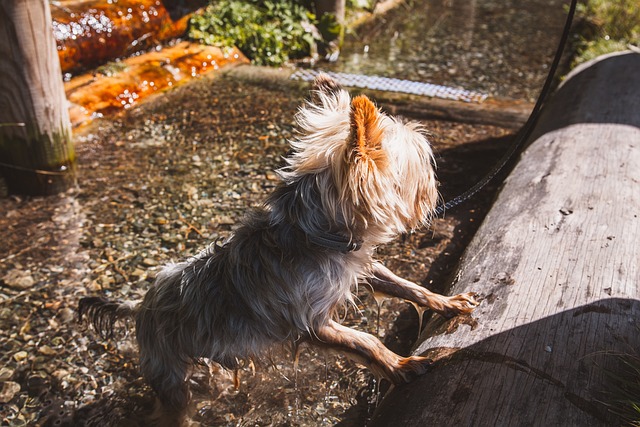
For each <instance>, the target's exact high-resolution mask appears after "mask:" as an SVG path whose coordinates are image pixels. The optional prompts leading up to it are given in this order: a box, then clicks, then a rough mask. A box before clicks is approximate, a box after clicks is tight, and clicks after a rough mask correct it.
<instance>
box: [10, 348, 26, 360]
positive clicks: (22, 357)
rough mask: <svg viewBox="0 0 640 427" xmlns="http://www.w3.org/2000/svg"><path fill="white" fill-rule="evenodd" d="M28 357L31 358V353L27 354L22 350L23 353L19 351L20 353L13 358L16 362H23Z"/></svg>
mask: <svg viewBox="0 0 640 427" xmlns="http://www.w3.org/2000/svg"><path fill="white" fill-rule="evenodd" d="M28 356H29V353H27V352H26V351H24V350H22V351H19V352H17V353H15V354H14V355H13V358H14V359H15V361H16V362H21V361H23V360H25V359H26V358H27V357H28Z"/></svg>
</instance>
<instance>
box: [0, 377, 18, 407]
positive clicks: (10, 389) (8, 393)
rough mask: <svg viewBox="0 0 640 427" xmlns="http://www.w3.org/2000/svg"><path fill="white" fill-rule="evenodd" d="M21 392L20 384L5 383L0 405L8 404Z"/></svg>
mask: <svg viewBox="0 0 640 427" xmlns="http://www.w3.org/2000/svg"><path fill="white" fill-rule="evenodd" d="M19 392H20V384H18V383H16V382H13V381H5V382H3V383H2V389H1V390H0V403H8V402H9V401H10V400H11V399H13V397H14V396H15V395H16V394H18V393H19Z"/></svg>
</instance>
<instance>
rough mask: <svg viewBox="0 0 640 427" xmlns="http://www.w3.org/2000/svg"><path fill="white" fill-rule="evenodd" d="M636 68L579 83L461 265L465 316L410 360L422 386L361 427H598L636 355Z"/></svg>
mask: <svg viewBox="0 0 640 427" xmlns="http://www.w3.org/2000/svg"><path fill="white" fill-rule="evenodd" d="M638 70H640V55H638V54H637V53H629V52H627V53H624V54H617V55H610V56H607V57H604V58H600V59H598V60H596V61H594V62H592V63H589V64H587V65H585V66H583V67H581V68H579V69H578V70H576V71H575V72H574V73H572V75H571V76H570V77H569V78H568V80H567V81H565V83H564V84H563V85H562V86H561V88H560V89H559V90H558V91H557V93H556V95H555V96H554V97H553V99H552V100H551V102H550V103H549V104H548V105H547V106H545V108H544V112H543V115H542V117H541V118H540V120H539V122H538V125H537V127H536V132H535V136H534V137H533V138H532V141H533V142H532V143H531V144H530V145H529V146H528V148H527V149H526V150H525V152H524V153H523V154H522V157H521V159H520V161H519V163H518V164H517V166H516V167H515V169H514V170H513V171H512V173H511V174H510V176H509V178H508V179H507V181H506V183H505V184H504V187H503V189H502V190H501V192H500V194H499V196H498V198H497V200H496V202H495V204H494V206H493V207H492V209H491V211H490V212H489V214H488V215H487V217H486V219H485V221H484V222H483V224H482V226H481V227H480V229H479V230H478V232H477V234H476V236H475V237H474V239H473V241H472V243H471V244H470V246H469V247H468V248H467V251H466V252H465V255H464V256H463V258H462V260H461V263H460V266H459V270H458V272H457V275H456V279H455V284H454V285H453V286H452V289H451V293H460V292H467V291H475V292H477V293H478V294H479V295H480V298H481V299H482V303H481V305H480V306H479V307H478V308H477V309H476V311H475V312H474V313H473V315H472V316H469V317H466V318H465V317H461V318H457V319H452V320H450V321H444V320H443V319H441V318H439V317H433V318H432V319H430V321H429V322H428V323H427V325H426V328H425V329H426V330H425V332H424V334H423V336H422V338H421V340H422V342H420V343H419V345H418V346H417V349H416V350H415V352H414V353H415V354H424V355H427V356H429V357H431V358H433V360H434V362H435V365H434V368H433V370H432V371H431V372H429V373H427V374H426V375H424V376H422V377H420V378H418V379H417V380H416V381H414V382H412V383H410V384H407V385H404V386H399V387H397V388H395V389H394V390H392V391H391V392H390V393H389V395H388V396H387V397H386V398H385V399H384V400H383V402H382V403H381V405H380V407H379V408H378V410H377V412H376V414H375V415H374V418H373V421H372V423H371V425H372V426H378V427H381V426H392V425H393V426H440V425H451V426H459V425H464V426H524V425H526V426H599V425H617V424H619V423H620V420H619V419H617V418H616V416H615V415H614V414H612V412H611V411H610V410H609V408H608V407H607V406H606V404H605V402H607V401H608V400H611V399H612V395H609V394H607V391H608V390H610V388H611V386H612V384H611V383H610V381H609V380H608V378H609V376H608V374H607V373H614V374H615V373H619V369H621V366H620V363H619V358H617V357H616V356H615V355H616V354H621V353H634V352H636V354H637V352H638V351H640V333H639V328H640V320H639V319H640V287H639V285H640V244H638V237H639V236H640V114H639V112H640V73H638Z"/></svg>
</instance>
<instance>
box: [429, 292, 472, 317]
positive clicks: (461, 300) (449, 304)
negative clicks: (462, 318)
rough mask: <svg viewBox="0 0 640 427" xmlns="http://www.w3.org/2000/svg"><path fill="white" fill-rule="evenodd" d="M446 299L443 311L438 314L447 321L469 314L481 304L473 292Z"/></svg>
mask: <svg viewBox="0 0 640 427" xmlns="http://www.w3.org/2000/svg"><path fill="white" fill-rule="evenodd" d="M445 299H446V300H445V302H444V304H443V305H442V311H438V313H439V314H440V315H442V316H443V317H445V318H447V319H450V318H452V317H455V316H457V315H459V314H469V313H471V312H472V311H473V310H474V309H475V308H476V307H477V306H478V305H479V304H480V302H478V300H476V299H475V294H474V293H473V292H467V293H464V294H458V295H454V296H451V297H445Z"/></svg>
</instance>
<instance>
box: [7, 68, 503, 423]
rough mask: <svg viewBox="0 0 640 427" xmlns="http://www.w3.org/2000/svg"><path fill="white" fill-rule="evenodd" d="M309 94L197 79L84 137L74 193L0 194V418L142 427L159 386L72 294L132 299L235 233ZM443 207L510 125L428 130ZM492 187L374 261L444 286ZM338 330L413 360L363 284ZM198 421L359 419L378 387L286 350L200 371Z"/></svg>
mask: <svg viewBox="0 0 640 427" xmlns="http://www.w3.org/2000/svg"><path fill="white" fill-rule="evenodd" d="M304 96H305V93H304V91H302V90H298V89H296V88H294V87H292V86H289V85H284V86H283V85H274V86H272V87H266V86H264V85H260V86H258V85H256V84H254V83H250V82H244V81H240V80H237V79H234V78H231V77H228V76H227V77H220V76H215V77H205V78H201V79H199V80H196V81H193V82H192V83H189V84H187V85H184V86H182V87H180V88H177V89H174V90H172V91H170V92H168V93H166V94H164V95H162V96H160V97H158V98H156V99H155V100H154V101H153V102H150V103H147V104H145V105H142V106H140V107H138V108H135V109H132V110H131V111H129V112H127V113H126V114H125V115H122V116H120V117H118V118H116V119H113V120H109V121H107V120H105V121H100V122H97V123H95V124H94V126H93V127H92V128H90V129H87V130H85V131H83V133H81V134H77V135H76V137H75V139H76V147H77V154H78V165H79V166H78V176H79V183H78V187H77V188H74V189H72V190H70V191H69V192H67V193H66V194H62V195H59V196H54V197H48V198H22V197H15V196H12V197H7V196H3V197H2V198H0V279H1V281H0V331H1V332H0V349H1V352H0V381H1V392H0V403H1V406H0V420H1V423H2V425H9V426H21V425H33V424H38V425H46V426H53V425H56V426H63V425H67V426H71V425H73V426H141V425H145V418H144V417H145V415H147V414H148V413H149V411H150V410H151V407H152V404H153V399H154V397H153V393H152V392H151V391H150V389H149V388H148V386H147V385H146V384H145V383H144V381H143V380H142V378H141V377H140V375H139V372H138V369H137V355H136V347H135V344H134V341H135V340H134V339H133V333H132V331H129V332H124V331H125V329H123V333H122V334H121V336H119V337H118V339H117V340H114V341H111V342H108V341H104V340H102V339H100V338H99V337H98V336H97V335H96V334H95V333H93V332H92V331H91V330H89V329H88V328H87V327H86V326H84V325H81V324H79V323H77V322H76V312H75V310H76V307H77V303H78V300H79V298H81V297H82V296H85V295H100V296H104V297H108V298H116V299H122V300H124V299H137V298H140V297H141V296H142V295H144V293H145V292H146V290H147V289H148V288H149V287H150V286H151V284H152V282H153V278H154V275H155V274H156V272H157V271H158V269H159V268H160V266H162V265H163V264H165V263H167V262H169V261H177V260H181V259H184V258H186V257H188V256H190V255H194V254H196V253H197V252H198V251H199V250H200V249H202V248H204V247H206V246H207V245H209V244H211V243H212V242H214V241H216V239H218V238H225V237H227V236H229V235H230V233H232V232H233V230H234V228H235V227H236V224H237V223H238V220H239V218H241V217H242V216H243V215H244V213H245V212H246V211H247V210H248V209H250V208H251V207H254V206H258V205H259V204H260V203H261V201H262V200H264V197H265V195H266V194H268V193H269V192H270V191H271V189H272V188H273V187H274V186H275V184H276V180H277V178H276V175H275V174H274V173H273V170H274V169H276V168H277V167H278V166H280V165H282V159H281V158H282V156H283V155H285V154H286V152H287V151H288V145H287V139H288V138H291V137H292V135H293V133H294V132H295V130H294V122H293V115H294V114H295V111H296V108H297V106H298V105H299V103H300V102H301V101H302V99H303V97H304ZM424 125H425V126H426V127H427V129H429V130H430V132H431V134H432V136H431V141H432V143H433V146H434V150H435V152H436V156H437V161H438V165H439V169H438V176H439V179H440V181H441V182H442V186H441V192H442V194H443V196H444V197H445V199H448V198H449V197H451V196H453V195H456V194H458V193H459V192H461V191H463V190H465V189H466V188H467V187H469V186H470V185H472V184H473V183H474V182H476V181H477V180H478V179H479V178H480V177H481V176H482V175H483V174H484V173H485V172H486V171H487V170H488V169H489V168H490V167H491V166H492V165H493V163H494V162H495V161H496V160H497V158H499V156H500V155H501V153H502V152H503V151H504V150H505V148H506V147H507V145H508V143H509V141H510V139H511V137H512V135H510V134H509V132H508V131H507V130H504V129H501V128H497V127H492V126H484V125H483V126H480V125H469V124H457V123H450V122H433V121H426V122H424ZM495 189H496V188H495V185H494V186H492V187H491V188H489V189H487V190H484V191H483V192H481V193H480V194H479V195H478V196H476V197H475V198H474V199H473V200H472V201H470V202H468V203H465V204H464V205H463V206H461V207H459V208H457V209H455V210H453V211H451V212H448V213H447V215H446V218H445V219H438V220H436V221H435V222H434V224H433V227H432V228H431V229H428V230H420V231H417V232H415V233H413V234H410V235H406V236H401V237H399V238H398V239H397V241H396V242H394V243H393V244H390V245H387V246H384V247H381V248H380V249H379V251H378V257H379V258H380V259H381V260H382V261H384V263H385V264H386V265H387V266H388V267H390V268H391V269H392V270H394V271H395V272H397V273H398V274H400V275H402V276H404V277H406V278H408V279H410V280H413V281H416V282H418V283H422V284H423V285H425V286H427V287H429V288H431V289H433V290H436V291H443V290H444V287H445V286H446V283H447V278H448V276H449V275H450V274H451V272H452V270H453V268H454V267H455V265H456V263H457V260H458V259H459V257H460V254H461V252H462V250H463V249H464V247H465V246H466V244H467V242H468V241H469V240H470V238H471V237H472V235H473V233H474V232H475V230H476V228H477V227H478V226H479V223H480V222H481V220H482V218H483V216H484V214H485V213H486V211H487V209H488V207H489V205H490V203H491V201H492V199H493V192H495ZM358 300H359V304H358V306H359V310H351V311H349V313H348V316H347V318H346V320H345V323H346V324H348V325H350V326H353V327H355V328H358V329H361V330H365V331H369V332H372V333H377V335H378V336H379V337H381V339H382V340H383V341H384V342H385V343H386V344H387V345H388V346H389V347H391V348H392V349H394V350H396V351H398V352H400V353H404V354H407V353H408V352H409V351H410V348H411V345H412V342H413V341H414V340H415V338H416V337H417V334H418V317H417V314H416V312H415V310H414V309H413V308H412V306H410V305H408V304H406V303H404V302H401V301H396V300H385V301H383V302H382V305H381V306H380V307H379V306H378V304H377V302H376V301H375V300H374V299H373V298H371V297H370V296H369V295H368V294H367V293H366V292H365V291H361V292H359V293H358ZM192 383H193V384H192V389H193V390H194V395H195V397H194V405H195V408H194V415H193V417H192V418H193V422H194V424H196V425H197V424H198V423H199V424H200V425H209V426H213V425H216V426H217V425H224V426H245V425H246V426H249V425H251V426H254V425H260V426H272V425H273V426H298V425H300V426H304V425H309V426H319V425H340V426H361V425H364V424H365V423H366V420H367V418H368V417H369V416H370V414H371V413H372V411H373V410H374V409H375V406H376V402H377V401H378V399H380V397H381V393H382V392H384V390H385V387H386V385H385V384H379V382H378V381H377V380H376V379H375V378H373V376H372V375H371V374H370V373H369V372H368V371H367V370H366V369H364V368H362V367H360V366H359V365H357V364H355V363H353V362H351V361H349V360H347V359H346V358H344V357H342V356H339V355H330V354H323V353H320V352H318V351H316V349H313V348H306V349H304V351H303V352H302V354H301V356H300V359H299V363H298V367H297V368H295V367H294V363H293V358H292V357H291V355H290V354H289V353H287V352H286V351H278V350H277V349H276V350H274V353H273V355H272V357H271V360H266V361H262V362H261V363H257V364H256V365H255V367H247V368H244V369H243V370H242V371H241V372H240V386H239V387H238V388H236V387H234V378H233V373H227V372H222V371H218V372H215V373H214V374H213V375H212V376H210V375H209V373H208V372H204V371H203V372H200V371H198V372H196V374H195V376H194V379H193V380H192Z"/></svg>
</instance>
